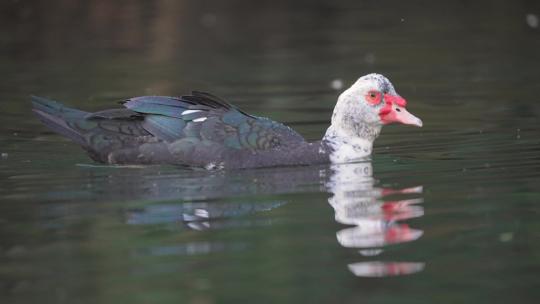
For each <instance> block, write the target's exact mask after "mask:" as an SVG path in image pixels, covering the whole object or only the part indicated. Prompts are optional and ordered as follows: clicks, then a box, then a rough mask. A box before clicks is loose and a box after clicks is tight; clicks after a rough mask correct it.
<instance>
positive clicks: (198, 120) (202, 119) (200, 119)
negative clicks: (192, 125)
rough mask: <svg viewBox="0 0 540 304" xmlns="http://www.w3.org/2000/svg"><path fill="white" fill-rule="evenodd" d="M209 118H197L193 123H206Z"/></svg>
mask: <svg viewBox="0 0 540 304" xmlns="http://www.w3.org/2000/svg"><path fill="white" fill-rule="evenodd" d="M207 118H208V117H199V118H197V119H194V120H193V121H194V122H203V121H205V120H206V119H207Z"/></svg>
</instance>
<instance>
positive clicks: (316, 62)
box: [0, 0, 540, 303]
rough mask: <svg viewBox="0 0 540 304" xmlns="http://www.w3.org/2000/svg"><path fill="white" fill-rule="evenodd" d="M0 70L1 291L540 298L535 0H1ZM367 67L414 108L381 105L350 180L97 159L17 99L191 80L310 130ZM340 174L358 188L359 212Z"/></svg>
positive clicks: (196, 298)
mask: <svg viewBox="0 0 540 304" xmlns="http://www.w3.org/2000/svg"><path fill="white" fill-rule="evenodd" d="M0 71H1V73H0V114H2V118H1V119H0V153H1V159H0V302H2V303H36V302H37V301H39V302H40V303H126V302H135V303H150V302H160V303H238V302H240V303H242V302H248V301H249V302H256V303H276V302H279V303H302V302H309V303H358V302H368V303H396V302H398V301H399V302H403V303H422V302H425V303H433V302H437V303H467V302H471V301H475V302H478V303H484V302H485V303H507V302H509V301H519V302H522V303H535V302H536V301H537V299H538V296H539V294H538V290H537V289H538V288H537V287H538V283H539V282H538V271H539V270H540V268H539V267H540V247H539V245H538V238H539V236H540V235H539V234H538V231H540V227H539V225H538V223H539V221H538V214H539V212H540V210H539V209H538V204H537V203H538V200H539V199H540V196H539V194H538V182H539V181H540V175H539V173H538V172H540V158H539V155H540V131H539V128H538V126H539V117H540V98H539V97H538V96H539V93H538V92H539V91H540V2H539V1H534V0H518V1H466V0H458V1H420V0H412V1H390V0H379V1H369V0H360V1H358V0H356V1H353V0H332V1H330V0H311V1H303V0H297V1H282V0H273V1H265V0H260V1H243V0H230V1H206V0H202V1H182V0H180V1H173V0H156V1H143V0H140V1H128V0H119V1H106V0H88V1H72V0H50V1H44V0H43V1H40V0H35V1H30V0H26V1H25V0H4V1H1V3H0ZM372 72H377V73H381V74H384V75H385V76H387V77H388V78H390V80H391V81H392V82H393V84H394V86H395V87H396V89H397V91H398V93H399V94H400V95H402V96H403V97H405V98H406V99H407V100H408V109H409V110H410V111H411V112H412V113H414V114H415V115H417V116H418V117H420V118H422V120H423V121H424V127H423V128H422V129H413V128H409V127H405V126H389V127H385V130H384V131H383V133H382V135H381V137H380V138H379V139H378V140H377V142H376V143H375V156H374V158H373V162H372V165H373V168H371V164H370V165H369V168H367V169H366V168H360V169H361V171H362V172H364V171H366V170H367V171H366V172H369V174H368V175H362V176H356V175H354V174H356V173H354V174H353V175H352V176H353V177H354V178H353V179H352V180H354V181H357V182H358V183H359V184H358V185H356V186H354V187H352V188H346V187H345V189H343V188H340V187H339V184H340V183H339V182H336V181H342V179H341V177H343V176H342V175H343V174H341V175H340V172H341V173H343V171H345V172H347V170H340V169H336V168H327V167H324V168H320V167H317V168H302V169H298V168H293V169H291V168H289V169H279V170H269V171H268V170H259V171H257V170H255V171H250V172H225V173H224V172H222V173H215V172H214V173H212V172H210V173H208V172H191V171H185V170H178V169H177V168H161V167H160V168H154V167H151V168H110V167H99V166H98V165H97V164H95V163H93V162H91V161H90V160H89V159H88V158H87V156H86V155H85V154H84V152H83V151H82V150H81V149H79V147H77V146H76V145H75V144H73V143H70V142H68V141H67V140H65V139H63V138H61V137H60V136H57V135H55V134H53V133H52V132H50V131H49V130H47V129H46V128H45V127H44V126H42V125H41V124H40V123H39V122H38V120H37V119H35V117H34V116H33V115H32V113H31V111H30V102H29V95H31V94H34V95H39V96H45V97H49V98H52V99H55V100H58V101H61V102H64V103H66V104H68V105H70V106H74V107H79V108H82V109H85V110H98V109H104V108H107V107H111V106H115V105H117V104H116V102H117V101H120V100H123V99H125V98H128V97H132V96H139V95H173V96H174V95H182V94H186V93H189V92H190V91H191V90H203V91H208V92H211V93H213V94H216V95H218V96H221V97H224V98H225V99H227V100H229V101H230V102H231V103H233V104H236V105H238V106H239V107H240V108H242V109H243V110H245V111H247V112H250V113H253V114H255V115H260V116H267V117H270V118H272V119H274V120H277V121H281V122H284V123H286V124H288V125H290V126H291V127H293V128H294V129H296V130H298V131H299V132H300V133H301V134H302V135H304V136H305V137H306V138H308V139H309V140H315V139H320V138H321V136H322V134H323V133H324V131H325V129H326V128H327V126H328V125H329V121H330V115H331V112H332V109H333V107H334V104H335V102H336V99H337V96H338V95H339V93H340V92H341V91H342V90H344V89H345V88H347V87H348V86H350V85H351V84H352V83H353V82H354V81H355V80H356V79H357V78H358V77H360V76H362V75H364V74H367V73H372ZM372 170H373V174H371V172H372ZM352 171H354V170H352ZM355 172H356V171H355ZM349 173H350V172H349ZM349 173H347V174H349ZM347 174H345V176H346V177H350V175H347ZM336 185H338V186H336ZM404 188H405V189H415V190H414V191H412V192H411V191H399V190H396V189H404ZM392 189H394V190H392ZM422 189H423V190H422ZM343 193H345V194H347V193H348V196H349V197H355V198H361V203H362V204H363V205H362V206H364V207H365V206H372V207H371V209H370V208H367V207H366V208H364V209H366V210H364V209H362V208H360V209H362V210H364V211H361V212H359V214H358V217H357V218H354V219H353V222H354V225H357V226H358V227H360V228H358V229H357V230H354V231H352V230H343V231H342V229H345V226H344V225H342V224H346V225H349V224H350V223H349V222H346V223H344V222H343V221H340V220H338V219H337V218H338V214H341V212H342V211H343V210H341V209H340V208H343V206H342V205H340V198H343V197H342V196H340V194H343ZM381 193H383V194H381ZM389 193H390V194H391V195H394V197H392V198H391V199H389V200H388V199H384V198H383V195H388V194H389ZM345 196H347V195H345ZM409 199H421V200H422V201H423V202H424V204H423V206H424V207H423V208H420V207H418V206H415V207H414V208H413V207H410V208H409V207H407V206H409V204H417V203H418V200H416V201H410V200H409ZM396 202H397V203H396ZM341 203H343V202H341ZM356 203H358V202H356ZM388 204H390V205H388ZM396 204H397V205H399V206H401V207H400V208H405V209H404V210H401V209H400V213H399V216H396V215H395V214H390V215H389V214H388V212H382V211H381V210H389V207H388V206H394V205H396ZM381 206H384V207H381ZM404 206H405V207H404ZM377 208H378V209H377ZM367 209H369V210H371V211H369V210H367ZM372 209H376V210H378V211H377V212H375V213H373V210H372ZM398 209H399V208H398ZM197 210H199V211H197ZM201 210H203V211H201ZM201 212H202V213H201ZM201 214H203V215H204V214H206V215H208V217H209V221H206V220H204V221H200V217H201ZM214 217H215V218H217V220H216V221H212V218H214ZM403 221H405V222H403ZM366 223H367V224H366ZM398 223H399V224H398ZM365 225H368V226H369V227H372V228H373V227H375V228H374V229H375V230H376V231H372V230H370V229H367V231H366V229H365V228H362V229H361V227H365ZM409 225H411V226H410V227H409ZM413 228H414V229H413ZM337 231H339V232H337ZM399 243H402V244H399ZM360 244H363V245H360ZM366 250H367V251H366ZM394 262H396V263H394ZM397 262H404V263H403V264H401V263H397ZM358 263H360V264H358ZM363 263H364V264H363ZM399 275H404V276H399ZM395 276H399V277H395ZM373 277H377V278H373Z"/></svg>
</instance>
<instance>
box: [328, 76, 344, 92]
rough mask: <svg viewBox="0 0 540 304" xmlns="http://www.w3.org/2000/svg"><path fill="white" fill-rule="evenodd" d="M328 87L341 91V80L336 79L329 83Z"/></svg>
mask: <svg viewBox="0 0 540 304" xmlns="http://www.w3.org/2000/svg"><path fill="white" fill-rule="evenodd" d="M330 87H331V88H332V89H334V90H341V89H343V80H341V79H339V78H336V79H334V80H332V81H331V82H330Z"/></svg>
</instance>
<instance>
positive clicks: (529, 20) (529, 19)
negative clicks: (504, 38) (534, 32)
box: [525, 14, 540, 29]
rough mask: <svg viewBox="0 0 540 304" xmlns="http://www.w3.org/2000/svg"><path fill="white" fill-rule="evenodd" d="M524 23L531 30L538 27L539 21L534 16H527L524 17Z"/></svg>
mask: <svg viewBox="0 0 540 304" xmlns="http://www.w3.org/2000/svg"><path fill="white" fill-rule="evenodd" d="M525 21H526V22H527V25H528V26H530V27H531V28H533V29H537V28H538V25H540V19H539V18H538V16H537V15H535V14H527V16H525Z"/></svg>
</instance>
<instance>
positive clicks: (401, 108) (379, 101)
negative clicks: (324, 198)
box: [325, 74, 422, 153]
mask: <svg viewBox="0 0 540 304" xmlns="http://www.w3.org/2000/svg"><path fill="white" fill-rule="evenodd" d="M406 106H407V102H406V101H405V99H404V98H403V97H401V96H399V94H398V93H397V92H396V90H395V88H394V86H393V85H392V83H391V82H390V80H388V78H386V77H384V76H383V75H380V74H368V75H365V76H362V77H360V78H359V79H358V80H357V81H356V82H355V83H354V84H353V85H352V86H351V87H350V88H348V89H347V90H345V91H344V92H343V93H342V94H341V95H340V96H339V99H338V101H337V104H336V107H335V108H334V113H333V114H332V124H331V126H330V128H329V129H328V131H327V132H326V135H325V139H326V140H327V141H328V142H330V143H332V144H333V146H334V148H336V147H338V146H341V145H343V144H347V145H351V144H354V143H356V145H357V146H362V150H366V149H365V147H366V146H369V147H367V148H369V149H368V150H369V153H371V146H370V144H371V143H372V142H373V141H374V140H375V138H376V137H377V136H378V135H379V133H380V131H381V128H382V126H383V125H387V124H391V123H401V124H406V125H413V126H417V127H421V126H422V120H420V119H419V118H417V117H416V116H414V115H412V114H411V113H409V112H408V111H407V109H406ZM362 142H366V144H362Z"/></svg>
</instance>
